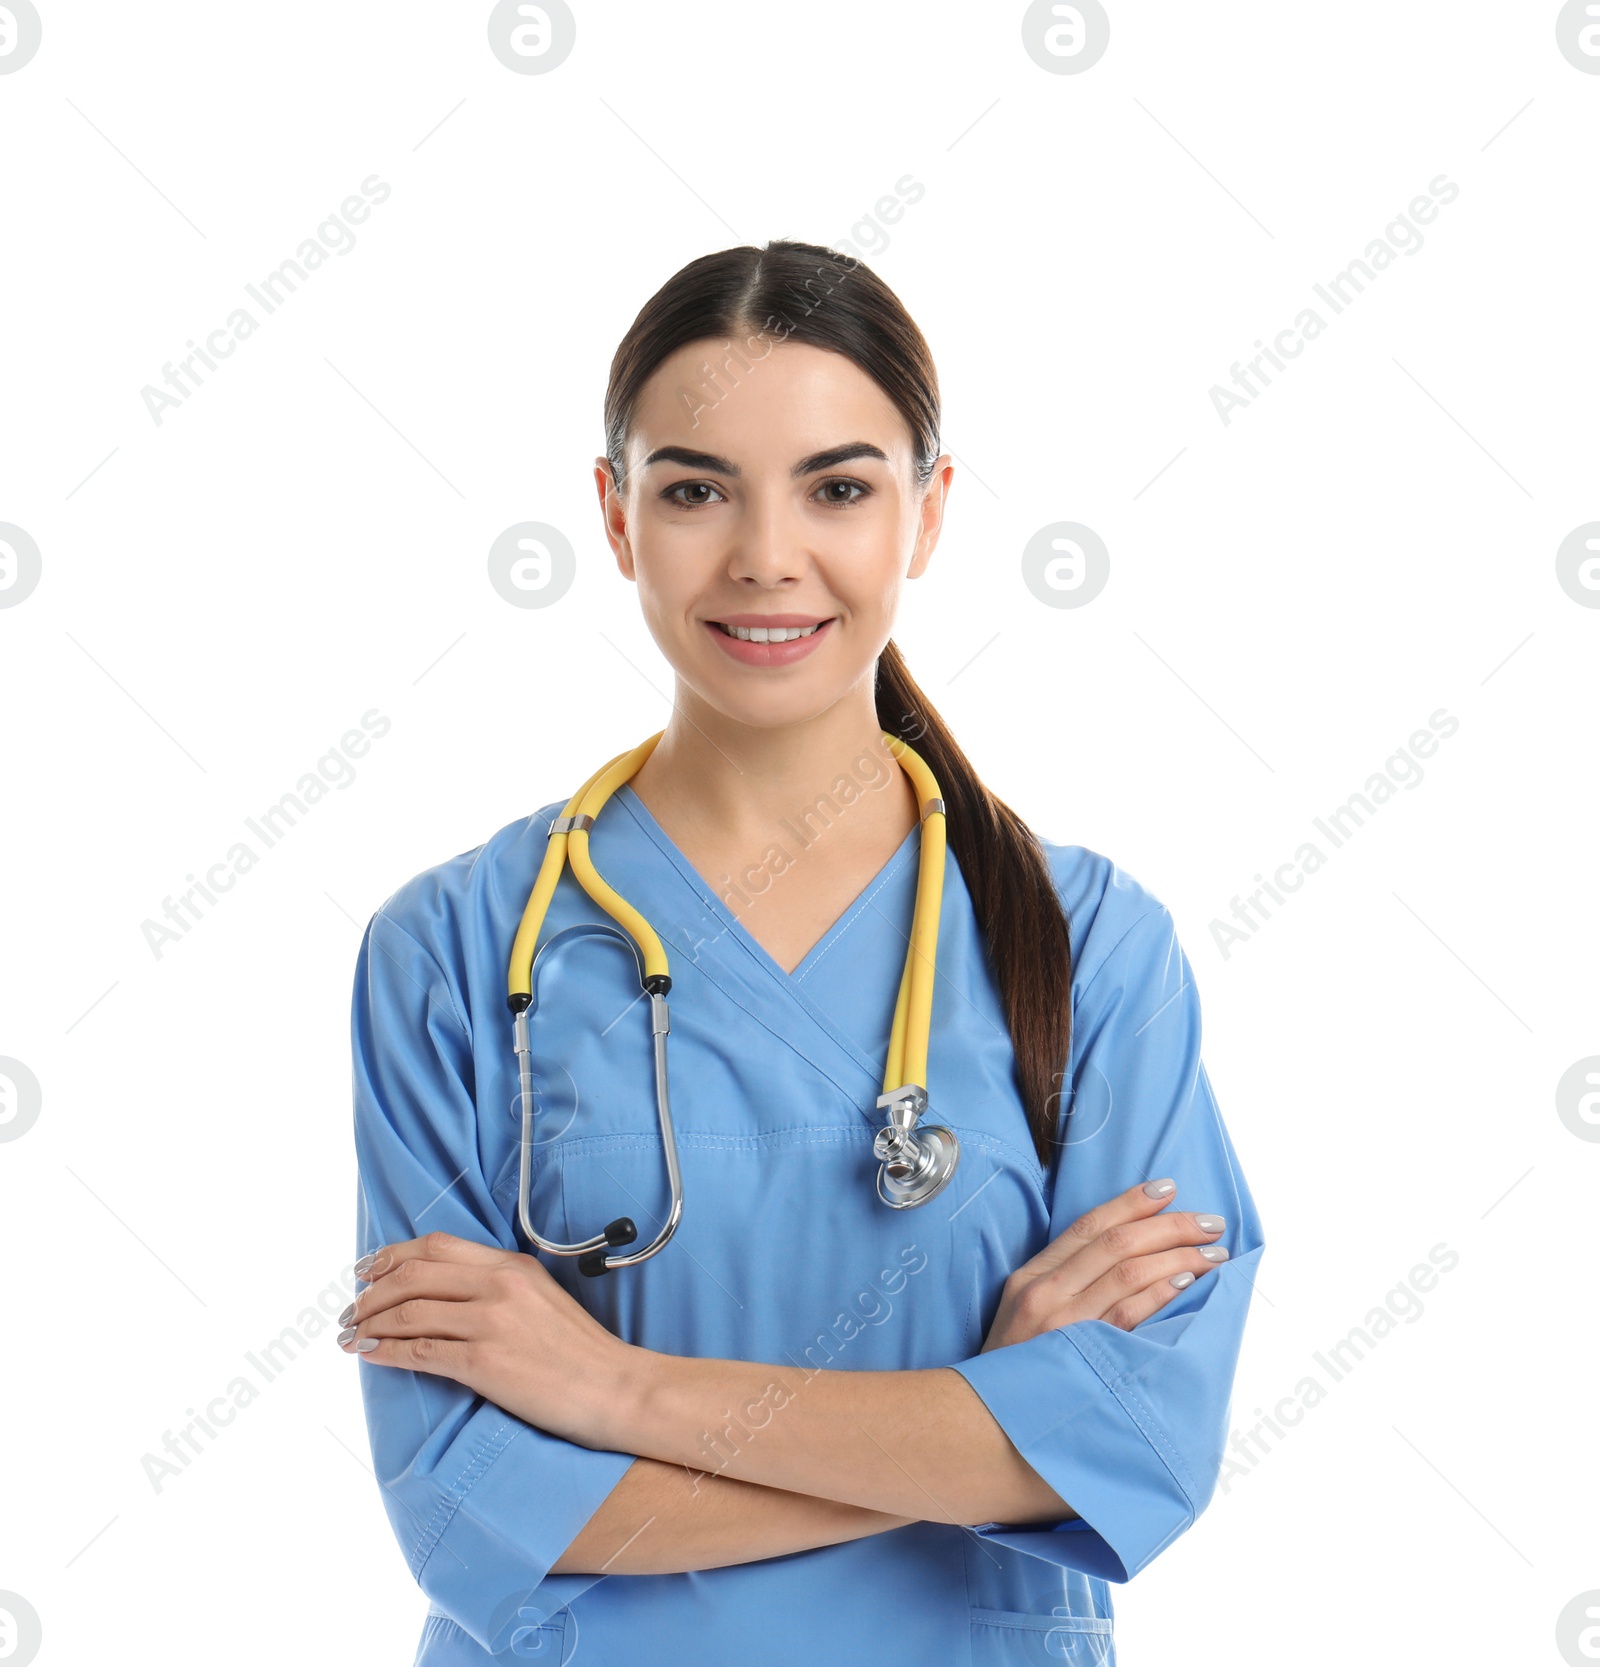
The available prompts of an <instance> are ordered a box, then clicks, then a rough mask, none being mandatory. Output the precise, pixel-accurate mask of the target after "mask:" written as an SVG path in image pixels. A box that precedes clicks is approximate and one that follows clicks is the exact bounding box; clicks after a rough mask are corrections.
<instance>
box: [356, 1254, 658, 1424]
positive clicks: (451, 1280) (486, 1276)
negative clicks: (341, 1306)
mask: <svg viewBox="0 0 1600 1667" xmlns="http://www.w3.org/2000/svg"><path fill="white" fill-rule="evenodd" d="M363 1263H365V1264H366V1265H365V1266H364V1267H363ZM356 1267H357V1271H358V1272H359V1273H360V1274H361V1277H362V1278H364V1279H366V1280H367V1281H368V1282H369V1283H368V1285H367V1288H366V1290H364V1291H362V1292H361V1293H360V1294H359V1295H358V1296H357V1297H356V1300H355V1301H354V1302H353V1303H351V1304H350V1306H349V1307H348V1308H347V1309H346V1310H345V1311H344V1313H343V1314H341V1315H340V1316H339V1317H340V1320H341V1321H342V1322H343V1324H344V1326H345V1327H346V1329H345V1330H344V1331H341V1332H340V1334H339V1344H340V1346H341V1347H342V1348H343V1349H344V1350H345V1352H346V1353H347V1354H359V1355H360V1357H361V1358H362V1359H363V1360H365V1361H366V1362H367V1363H368V1364H369V1365H372V1366H403V1367H405V1368H407V1369H408V1370H410V1371H413V1372H430V1373H432V1374H433V1375H434V1376H436V1377H444V1378H453V1379H454V1380H455V1382H457V1383H461V1384H465V1385H466V1386H467V1388H469V1389H472V1390H475V1391H476V1392H477V1393H478V1394H480V1395H482V1396H483V1397H484V1398H485V1399H487V1400H490V1401H493V1402H494V1403H495V1404H496V1405H497V1406H501V1407H504V1408H505V1410H506V1411H507V1412H511V1413H515V1414H516V1416H517V1417H518V1418H521V1419H523V1420H524V1421H525V1422H526V1423H529V1424H537V1425H538V1427H539V1428H540V1429H541V1430H546V1431H548V1432H549V1433H550V1434H551V1435H557V1436H562V1437H564V1438H565V1439H567V1440H568V1441H575V1442H577V1443H578V1444H579V1445H580V1446H584V1447H595V1448H608V1447H611V1445H612V1442H613V1440H614V1439H620V1438H621V1434H622V1431H623V1430H624V1429H625V1427H626V1409H627V1405H628V1396H629V1394H631V1393H634V1392H636V1391H637V1389H638V1387H639V1382H640V1373H639V1366H640V1362H641V1361H642V1359H643V1357H645V1356H646V1355H647V1354H648V1352H649V1351H648V1350H645V1349H638V1348H634V1347H633V1346H632V1345H630V1344H627V1343H624V1342H622V1341H621V1339H620V1338H617V1337H614V1336H612V1334H611V1333H610V1332H609V1331H607V1330H606V1328H605V1327H604V1326H603V1325H601V1324H600V1322H599V1321H598V1320H596V1319H595V1318H594V1316H593V1315H591V1314H590V1313H589V1312H588V1310H587V1309H585V1308H584V1307H583V1305H582V1304H581V1303H579V1302H577V1301H576V1300H575V1299H574V1298H572V1297H571V1296H569V1295H568V1294H567V1292H566V1291H564V1290H563V1289H562V1288H561V1286H560V1285H559V1284H557V1282H556V1281H555V1280H554V1279H553V1278H552V1277H551V1276H550V1273H549V1272H548V1270H547V1269H546V1268H545V1267H544V1266H543V1265H542V1264H541V1263H540V1262H539V1261H538V1260H537V1259H536V1258H534V1257H532V1256H524V1255H522V1254H521V1253H520V1252H518V1251H514V1250H501V1249H500V1248H499V1247H498V1246H495V1245H488V1244H476V1243H474V1242H473V1241H472V1240H471V1239H458V1238H456V1237H455V1236H454V1235H453V1234H450V1233H427V1234H425V1235H424V1236H423V1237H422V1238H420V1239H405V1240H403V1241H401V1242H400V1243H398V1244H390V1245H384V1246H383V1247H382V1248H381V1249H379V1250H376V1251H374V1252H373V1254H372V1258H371V1260H370V1261H368V1259H367V1258H363V1259H362V1262H358V1263H357V1264H356ZM619 1450H625V1449H619Z"/></svg>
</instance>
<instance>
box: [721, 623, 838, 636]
mask: <svg viewBox="0 0 1600 1667" xmlns="http://www.w3.org/2000/svg"><path fill="white" fill-rule="evenodd" d="M713 623H714V624H715V625H716V627H717V629H718V630H719V631H726V632H727V633H728V635H729V636H730V637H737V638H738V639H739V641H740V642H793V641H794V640H795V638H796V637H809V636H810V635H811V633H812V632H813V631H817V630H820V629H821V627H822V626H823V625H826V624H827V623H828V622H827V620H822V621H821V622H820V623H819V624H818V625H807V626H805V627H804V628H801V627H799V626H792V625H791V626H787V627H786V626H781V625H779V626H771V625H724V624H723V623H722V621H721V620H720V619H719V620H715V621H713Z"/></svg>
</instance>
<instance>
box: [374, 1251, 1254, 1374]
mask: <svg viewBox="0 0 1600 1667" xmlns="http://www.w3.org/2000/svg"><path fill="white" fill-rule="evenodd" d="M1200 1254H1201V1255H1202V1256H1204V1257H1205V1259H1206V1260H1207V1261H1208V1262H1226V1261H1227V1259H1228V1247H1227V1246H1226V1245H1225V1244H1208V1245H1204V1246H1202V1247H1201V1251H1200ZM356 1347H357V1348H358V1349H359V1348H360V1347H361V1345H360V1344H359V1343H357V1344H356Z"/></svg>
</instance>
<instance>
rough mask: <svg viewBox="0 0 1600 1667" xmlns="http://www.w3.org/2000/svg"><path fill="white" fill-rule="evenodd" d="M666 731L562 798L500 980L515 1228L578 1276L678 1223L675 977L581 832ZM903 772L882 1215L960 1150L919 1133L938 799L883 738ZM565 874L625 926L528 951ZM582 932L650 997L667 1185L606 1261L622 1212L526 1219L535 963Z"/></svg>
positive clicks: (940, 1177)
mask: <svg viewBox="0 0 1600 1667" xmlns="http://www.w3.org/2000/svg"><path fill="white" fill-rule="evenodd" d="M665 733H666V732H665V730H658V731H657V732H656V734H654V735H652V736H651V737H650V739H649V740H648V741H642V742H641V743H640V744H639V745H638V746H637V747H635V748H634V749H633V751H632V752H626V753H621V754H619V755H618V756H617V757H616V758H614V759H612V760H611V762H610V763H609V764H607V765H606V766H605V767H604V768H603V769H600V770H597V771H596V772H595V773H594V775H592V776H590V778H589V779H588V780H587V781H586V782H585V783H584V784H583V786H582V787H580V788H579V789H578V791H577V792H576V793H574V794H573V795H572V797H571V798H570V799H569V800H568V801H567V806H566V809H565V811H563V813H562V814H561V815H560V816H558V817H556V819H555V820H554V821H553V822H552V823H551V824H550V832H549V844H548V845H547V846H546V848H545V854H544V863H543V865H542V866H541V868H540V869H539V876H538V878H537V879H536V880H535V881H534V886H533V891H532V892H531V893H530V894H529V897H528V906H527V908H526V909H524V910H523V914H522V924H521V925H520V926H519V927H518V928H517V936H516V941H515V942H514V943H513V944H512V946H511V967H510V971H509V973H508V975H507V990H508V994H507V998H506V1004H507V1006H508V1007H509V1008H510V1009H511V1012H512V1015H513V1019H514V1023H513V1033H514V1045H515V1049H516V1055H517V1077H518V1087H519V1090H520V1093H521V1103H522V1158H521V1163H520V1165H519V1172H518V1182H517V1216H518V1219H519V1220H520V1221H521V1223H522V1230H523V1232H524V1233H526V1234H527V1236H528V1238H529V1240H530V1241H531V1242H532V1243H533V1244H535V1245H537V1246H538V1247H539V1249H540V1250H547V1251H550V1252H551V1253H552V1254H554V1255H557V1256H576V1257H578V1258H580V1260H579V1262H578V1268H579V1271H580V1272H582V1273H586V1274H601V1273H607V1272H609V1271H610V1270H611V1269H612V1268H631V1267H632V1266H633V1265H634V1264H635V1263H636V1262H642V1261H644V1260H645V1258H646V1257H648V1256H654V1255H655V1253H656V1252H657V1251H658V1250H660V1249H661V1248H662V1246H663V1245H665V1244H666V1242H667V1240H668V1239H670V1238H671V1237H672V1235H673V1233H674V1232H675V1231H676V1230H677V1226H678V1223H679V1221H680V1220H681V1219H682V1217H683V1176H682V1174H681V1172H680V1170H679V1167H678V1146H677V1141H676V1140H675V1139H674V1137H673V1133H672V1110H671V1107H670V1106H669V1105H668V1102H667V1032H668V1030H669V1028H670V1024H669V1021H668V1015H667V992H668V991H669V990H670V989H671V988H672V979H671V977H670V975H669V974H668V972H667V956H666V951H665V950H664V949H662V947H661V940H660V939H659V938H658V937H657V936H656V935H655V933H654V932H653V931H652V930H651V927H650V923H649V921H647V920H646V919H645V918H644V916H643V915H641V914H640V913H639V912H638V910H636V909H635V908H633V907H632V906H631V905H630V904H629V903H628V902H627V900H626V899H625V898H623V897H621V896H619V895H618V894H617V893H616V892H615V891H613V890H612V889H611V887H610V886H608V885H607V884H606V882H605V881H604V880H603V879H602V878H601V877H600V875H599V873H598V872H597V871H596V869H595V866H594V864H593V863H592V862H591V861H590V860H589V829H590V828H591V827H592V826H593V825H594V821H595V818H596V817H597V816H598V815H599V814H600V811H601V809H602V807H603V806H604V805H605V803H606V801H607V800H608V799H609V798H610V797H611V795H612V794H613V793H615V792H616V790H617V789H618V788H619V787H620V786H621V785H622V784H623V783H624V782H625V781H628V780H629V779H631V777H632V776H633V775H634V774H635V772H636V771H638V770H639V768H640V767H641V766H642V765H643V764H644V761H645V760H646V759H647V758H648V757H649V756H650V755H651V753H653V752H654V751H655V749H656V743H657V742H659V741H660V739H661V737H662V735H664V734H665ZM880 733H881V734H882V736H883V739H884V741H885V742H886V743H887V745H888V747H889V750H890V752H891V753H892V754H893V755H894V757H895V759H896V760H897V761H898V762H899V765H900V768H901V769H902V770H904V771H905V773H906V774H907V775H908V776H909V777H910V778H911V783H912V785H913V787H915V788H916V790H917V798H918V800H919V802H920V803H921V805H922V823H921V825H922V843H921V862H920V866H919V868H918V870H917V901H916V907H915V909H914V911H913V913H912V917H911V942H910V944H909V946H908V947H907V950H906V965H905V972H904V973H903V974H902V976H901V979H900V995H899V999H898V1000H897V1001H896V1003H895V1009H894V1025H893V1028H892V1029H891V1031H890V1035H889V1060H888V1064H887V1066H886V1067H885V1070H884V1076H883V1093H882V1094H880V1095H879V1096H878V1101H877V1103H878V1106H879V1108H880V1109H881V1110H884V1111H885V1113H886V1118H887V1120H886V1122H885V1124H884V1127H883V1128H881V1129H879V1130H878V1132H877V1134H876V1135H875V1136H874V1137H873V1142H872V1151H873V1155H874V1156H875V1157H876V1158H878V1159H879V1168H878V1183H877V1185H878V1196H879V1197H880V1198H881V1199H882V1200H883V1201H884V1203H885V1204H887V1205H888V1206H889V1207H890V1208H891V1209H895V1210H907V1209H911V1208H912V1207H913V1206H914V1205H917V1204H926V1203H927V1202H928V1200H929V1199H930V1198H933V1197H934V1196H935V1195H936V1194H938V1193H939V1192H941V1191H942V1190H943V1189H944V1187H945V1186H946V1184H947V1183H948V1182H949V1180H950V1177H951V1176H952V1175H953V1174H954V1173H955V1168H956V1160H957V1158H958V1157H959V1156H960V1143H959V1142H958V1141H957V1139H956V1137H955V1135H954V1134H953V1133H952V1132H951V1130H949V1129H947V1128H944V1127H942V1126H940V1125H938V1124H933V1125H930V1126H928V1127H926V1128H919V1127H918V1119H919V1118H920V1117H921V1116H922V1114H923V1112H924V1111H926V1110H927V1106H928V1091H927V1088H926V1086H925V1083H926V1079H927V1075H928V1031H929V1028H930V1025H931V1022H932V1015H933V969H934V952H935V949H936V947H937V945H938V941H939V909H940V903H941V901H942V898H943V893H944V857H945V823H944V800H943V799H942V798H940V796H939V784H938V782H937V781H935V780H934V776H933V772H932V771H931V770H930V769H929V768H928V766H927V765H926V764H925V763H924V762H923V760H922V759H921V758H919V757H918V756H917V754H916V753H915V752H914V751H912V749H911V748H910V747H909V746H907V745H906V743H905V742H904V741H902V740H901V739H900V738H899V737H898V736H896V735H891V734H889V732H888V731H887V730H883V731H881V732H880ZM568 857H571V859H572V872H573V874H574V875H575V876H576V877H577V880H578V883H579V884H580V885H581V886H582V887H583V889H584V890H585V891H586V892H587V893H588V894H589V896H590V897H591V898H592V899H593V900H594V901H595V902H596V903H597V904H598V905H599V906H600V907H601V908H602V909H604V910H605V912H606V913H607V914H608V915H610V916H611V918H612V919H613V920H615V921H617V922H618V923H619V924H620V925H621V926H622V927H623V928H624V930H623V931H618V930H617V928H616V927H614V926H606V925H604V924H602V923H599V922H589V921H585V922H581V923H580V924H578V925H576V926H569V927H567V928H566V929H565V930H564V931H561V932H557V933H555V934H554V935H553V936H552V937H550V938H549V939H548V940H547V941H546V942H545V943H544V944H543V945H541V946H540V948H539V952H538V955H535V954H534V945H535V944H536V943H537V942H538V938H539V929H540V927H541V926H542V925H543V924H544V917H545V913H546V911H547V910H548V909H549V907H550V899H551V898H552V897H553V896H554V895H555V889H556V884H557V882H558V881H559V880H560V878H561V874H562V870H563V869H564V868H565V866H566V862H567V858H568ZM584 933H608V934H610V935H611V936H613V937H616V938H618V939H620V940H621V941H622V943H623V944H624V945H625V946H626V947H627V948H629V949H631V950H632V952H633V957H634V960H635V961H636V962H637V964H638V968H639V987H640V989H641V990H642V991H643V992H644V993H645V994H646V995H647V996H649V998H650V1032H651V1037H652V1040H653V1042H654V1045H655V1076H656V1113H657V1116H658V1118H659V1120H660V1124H661V1142H662V1148H663V1151H664V1152H665V1154H666V1164H667V1183H668V1186H669V1188H670V1191H671V1196H672V1205H671V1208H670V1209H669V1210H668V1212H667V1219H666V1221H665V1223H664V1224H663V1226H662V1228H661V1231H660V1232H659V1233H657V1234H656V1236H655V1239H654V1240H653V1241H652V1242H651V1243H650V1244H649V1245H647V1246H646V1247H645V1248H644V1249H643V1250H636V1251H633V1252H632V1253H631V1254H629V1255H627V1256H611V1255H608V1254H607V1249H608V1247H613V1246H616V1245H624V1244H632V1243H633V1241H634V1240H635V1239H636V1238H637V1237H638V1229H637V1228H636V1227H635V1226H634V1224H633V1222H632V1221H631V1220H630V1219H629V1218H628V1217H627V1216H618V1217H617V1219H616V1220H615V1221H613V1222H611V1223H610V1224H609V1225H608V1226H607V1227H606V1229H605V1231H604V1232H602V1233H598V1234H596V1235H595V1237H594V1238H592V1239H585V1240H583V1241H582V1242H581V1243H579V1244H557V1243H555V1242H554V1241H553V1240H551V1239H546V1238H542V1237H541V1236H540V1235H539V1234H538V1233H537V1232H536V1231H535V1230H534V1227H533V1224H532V1222H530V1221H529V1219H528V1194H529V1181H530V1178H531V1172H532V1167H533V1109H534V1094H533V1064H532V1057H531V1050H530V1048H529V1044H528V1021H529V1017H530V1015H531V1014H532V1012H533V1010H534V1007H535V1005H536V1002H535V995H534V992H535V989H536V988H537V982H538V980H537V976H536V975H537V969H538V963H539V959H540V957H542V956H543V955H544V954H545V953H546V951H548V950H549V949H551V948H553V947H554V945H556V944H557V943H559V942H560V941H561V940H562V939H564V938H568V937H573V936H576V935H579V934H584Z"/></svg>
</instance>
